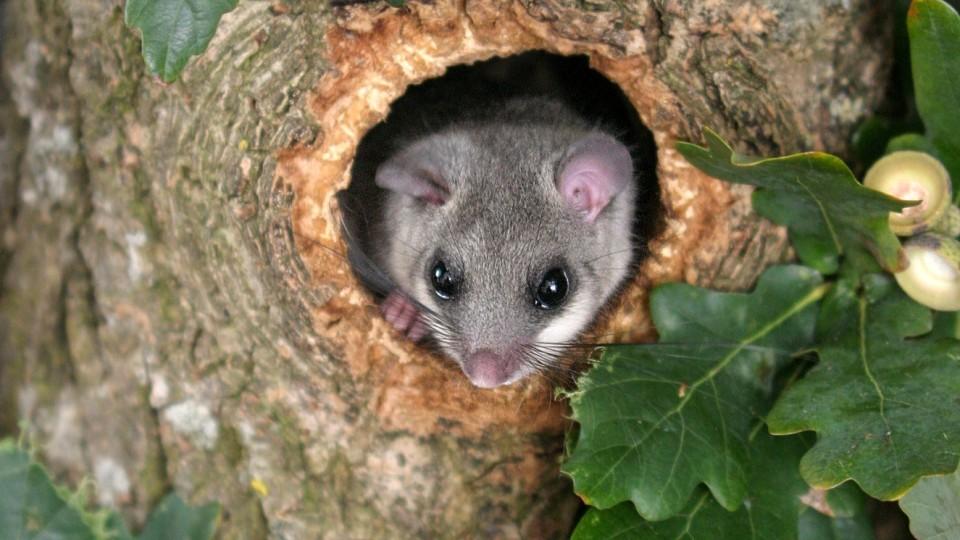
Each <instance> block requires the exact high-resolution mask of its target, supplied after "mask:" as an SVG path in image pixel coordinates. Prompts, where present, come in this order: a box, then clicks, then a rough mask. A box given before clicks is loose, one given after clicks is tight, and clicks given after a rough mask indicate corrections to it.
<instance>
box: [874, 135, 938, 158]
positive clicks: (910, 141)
mask: <svg viewBox="0 0 960 540" xmlns="http://www.w3.org/2000/svg"><path fill="white" fill-rule="evenodd" d="M902 150H913V151H915V152H926V153H928V154H930V155H932V156H934V157H936V156H937V154H938V153H937V149H936V147H934V146H933V143H931V142H930V139H928V138H926V137H925V136H923V135H920V134H919V133H904V134H903V135H898V136H896V137H894V138H892V139H890V140H889V141H887V148H886V153H887V154H892V153H893V152H900V151H902Z"/></svg>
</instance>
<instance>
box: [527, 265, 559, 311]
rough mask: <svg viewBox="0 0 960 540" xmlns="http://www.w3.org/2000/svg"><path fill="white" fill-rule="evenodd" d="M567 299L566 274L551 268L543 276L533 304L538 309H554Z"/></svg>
mask: <svg viewBox="0 0 960 540" xmlns="http://www.w3.org/2000/svg"><path fill="white" fill-rule="evenodd" d="M566 298H567V274H566V272H564V271H563V268H551V269H550V270H547V272H546V273H545V274H544V275H543V279H542V280H541V281H540V285H537V292H536V293H535V294H534V296H533V304H534V305H535V306H537V307H538V308H540V309H554V308H556V307H559V306H560V304H562V303H563V301H564V300H565V299H566Z"/></svg>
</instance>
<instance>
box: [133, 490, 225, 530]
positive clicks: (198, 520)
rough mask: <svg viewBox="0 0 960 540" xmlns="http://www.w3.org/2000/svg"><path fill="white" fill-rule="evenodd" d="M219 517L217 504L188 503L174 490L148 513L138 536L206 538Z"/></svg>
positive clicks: (213, 528)
mask: <svg viewBox="0 0 960 540" xmlns="http://www.w3.org/2000/svg"><path fill="white" fill-rule="evenodd" d="M219 521H220V505H219V504H217V503H209V504H205V505H203V506H188V505H187V504H186V503H184V502H183V499H181V498H180V497H179V496H178V495H177V494H176V493H170V494H169V495H167V496H166V497H164V498H163V500H162V501H160V504H158V505H157V507H156V508H154V509H153V512H151V513H150V518H149V519H148V520H147V526H146V527H145V528H144V529H143V533H141V534H140V536H139V538H140V540H164V539H166V538H182V539H183V540H209V539H210V538H213V533H214V531H216V528H217V523H218V522H219Z"/></svg>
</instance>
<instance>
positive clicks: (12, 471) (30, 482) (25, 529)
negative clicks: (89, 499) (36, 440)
mask: <svg viewBox="0 0 960 540" xmlns="http://www.w3.org/2000/svg"><path fill="white" fill-rule="evenodd" d="M0 486H3V489H2V490H0V531H3V535H4V537H5V538H22V539H24V540H28V539H31V538H38V539H39V538H71V539H77V540H82V539H86V538H89V539H91V540H92V539H94V538H97V537H98V536H100V535H99V534H97V530H98V529H97V528H96V520H97V516H94V515H90V514H85V513H84V512H83V509H82V501H78V500H77V498H78V497H77V496H75V495H71V494H70V493H68V492H67V491H66V490H64V489H61V488H57V487H56V486H54V485H53V483H52V482H51V481H50V476H49V475H48V474H47V471H46V470H44V468H43V467H41V466H40V465H38V464H36V463H34V462H33V461H32V460H31V459H30V455H29V454H27V453H26V452H24V451H23V450H20V449H19V448H17V447H16V446H15V445H14V444H13V442H12V441H10V440H5V441H0Z"/></svg>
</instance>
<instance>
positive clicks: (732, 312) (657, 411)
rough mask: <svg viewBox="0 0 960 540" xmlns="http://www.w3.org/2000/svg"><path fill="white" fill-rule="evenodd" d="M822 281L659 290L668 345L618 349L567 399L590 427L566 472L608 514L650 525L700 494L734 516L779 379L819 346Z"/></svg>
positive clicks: (794, 271) (788, 275)
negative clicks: (634, 514)
mask: <svg viewBox="0 0 960 540" xmlns="http://www.w3.org/2000/svg"><path fill="white" fill-rule="evenodd" d="M821 281H822V278H821V277H820V275H819V274H817V273H816V272H814V271H813V270H811V269H809V268H805V267H801V266H782V267H775V268H771V269H769V270H767V271H766V272H765V273H764V274H763V276H761V278H760V280H759V282H758V284H757V287H756V289H755V290H754V291H753V292H752V293H750V294H741V293H720V292H713V291H707V290H704V289H698V288H696V287H692V286H689V285H684V284H668V285H664V286H661V287H659V288H657V289H656V290H655V291H654V292H653V294H652V296H651V311H652V316H653V320H654V323H655V325H656V327H657V330H658V332H659V333H660V338H661V340H662V341H663V342H666V343H661V344H654V345H646V346H643V345H640V346H638V345H623V346H609V347H606V348H605V351H604V353H603V355H602V357H601V359H600V361H599V363H598V364H597V365H596V366H594V367H593V368H592V369H591V370H590V371H589V372H588V373H587V374H585V375H584V376H582V377H581V378H580V379H579V381H578V387H577V389H576V390H575V391H573V392H571V393H569V394H568V396H569V397H570V404H571V407H572V409H573V416H574V419H575V420H576V421H577V422H579V423H580V432H579V435H578V436H577V440H576V444H575V445H574V446H573V451H572V453H571V455H570V456H569V458H568V460H567V461H566V463H565V464H564V465H563V471H564V472H565V473H566V474H568V475H569V476H571V477H572V478H573V482H574V489H575V491H576V492H577V494H578V495H580V497H581V498H583V499H584V500H585V501H587V502H588V503H589V504H591V505H594V506H597V507H599V508H610V507H613V506H615V505H617V504H618V503H620V502H623V501H627V500H629V501H632V502H633V504H634V505H635V506H636V508H637V510H638V511H639V512H640V514H641V515H643V516H644V517H645V518H647V519H651V520H658V519H664V518H667V517H670V516H672V515H674V514H675V513H677V512H678V511H680V510H681V509H682V508H683V507H684V506H685V505H686V504H687V502H688V500H689V499H690V496H691V494H692V493H693V492H694V490H695V489H696V488H697V486H698V485H699V484H700V483H705V484H706V485H707V487H708V488H709V489H710V492H711V493H712V494H713V497H714V498H716V500H717V501H718V502H719V503H720V505H721V506H722V507H724V508H726V509H727V510H735V509H736V508H737V507H738V506H740V504H741V502H742V501H743V498H744V497H745V495H746V490H747V476H748V464H749V459H750V457H749V450H748V444H747V438H748V435H749V433H750V429H751V426H752V425H753V424H754V423H755V420H756V418H757V417H759V416H762V415H763V414H764V413H765V412H766V411H767V409H768V406H769V399H770V393H771V391H772V389H771V379H772V375H773V372H774V371H775V370H776V368H777V367H778V366H779V365H780V364H781V363H783V362H784V361H785V360H786V359H787V358H789V356H790V355H791V354H792V353H793V352H795V351H797V350H799V349H803V348H806V347H808V346H809V345H810V343H811V341H812V336H813V329H814V317H815V309H814V308H815V305H816V302H817V301H818V300H819V298H820V297H821V296H822V295H823V294H824V292H825V291H826V288H827V286H826V285H823V284H822V283H821Z"/></svg>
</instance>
